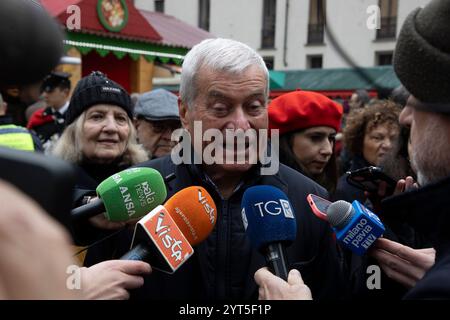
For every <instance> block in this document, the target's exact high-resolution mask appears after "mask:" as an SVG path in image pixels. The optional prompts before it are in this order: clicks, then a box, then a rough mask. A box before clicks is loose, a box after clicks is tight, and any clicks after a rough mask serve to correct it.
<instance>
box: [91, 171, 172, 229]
mask: <svg viewBox="0 0 450 320" xmlns="http://www.w3.org/2000/svg"><path fill="white" fill-rule="evenodd" d="M97 195H98V196H99V197H100V198H101V199H102V201H103V203H104V205H105V208H106V216H107V219H108V220H110V221H126V220H129V219H134V218H140V217H142V216H144V215H146V214H147V213H149V212H150V211H152V210H153V209H154V208H156V207H157V206H158V205H160V204H162V203H163V202H164V200H165V199H166V197H167V190H166V185H165V184H164V179H163V177H162V176H161V174H160V173H159V172H158V171H157V170H155V169H152V168H130V169H126V170H123V171H121V172H119V173H116V174H114V175H112V176H111V177H109V178H107V179H105V180H104V181H102V183H100V184H99V185H98V187H97Z"/></svg>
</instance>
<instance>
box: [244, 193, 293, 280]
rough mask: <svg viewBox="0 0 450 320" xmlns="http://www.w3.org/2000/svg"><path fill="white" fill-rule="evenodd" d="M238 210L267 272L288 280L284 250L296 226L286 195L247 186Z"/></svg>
mask: <svg viewBox="0 0 450 320" xmlns="http://www.w3.org/2000/svg"><path fill="white" fill-rule="evenodd" d="M241 207H242V219H243V222H244V227H246V232H247V235H248V236H249V239H250V242H251V243H252V246H253V247H255V248H256V249H257V250H259V251H260V252H261V253H262V254H263V255H264V257H265V258H266V262H267V265H268V267H269V270H270V271H272V272H273V273H274V274H275V275H276V276H278V277H280V278H281V279H283V280H287V279H288V265H287V262H286V257H285V253H284V251H285V247H286V246H288V245H290V244H291V242H292V241H294V240H295V238H296V236H297V224H296V220H295V216H294V213H293V209H292V206H291V204H290V203H289V200H288V198H287V196H286V194H284V193H283V192H282V191H281V190H280V189H277V188H275V187H272V186H265V185H261V186H254V187H250V188H248V189H247V190H246V191H245V192H244V195H243V197H242V204H241Z"/></svg>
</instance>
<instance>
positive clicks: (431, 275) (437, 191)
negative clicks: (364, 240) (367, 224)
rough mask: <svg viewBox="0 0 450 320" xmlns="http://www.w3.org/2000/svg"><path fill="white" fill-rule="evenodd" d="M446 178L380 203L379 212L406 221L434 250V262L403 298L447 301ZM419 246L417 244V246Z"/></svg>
mask: <svg viewBox="0 0 450 320" xmlns="http://www.w3.org/2000/svg"><path fill="white" fill-rule="evenodd" d="M449 192H450V177H448V178H446V179H444V180H442V181H439V182H437V183H435V184H431V185H428V186H425V187H423V188H420V189H418V190H414V191H411V192H407V193H404V194H401V195H398V196H394V197H390V198H388V199H386V200H385V201H383V203H382V205H383V212H384V215H385V216H386V217H389V218H390V219H391V222H390V224H391V225H395V221H399V224H401V223H402V222H403V221H406V222H407V223H409V225H411V226H412V227H413V228H414V229H415V231H416V232H417V233H418V234H420V235H422V236H423V237H424V238H425V239H428V241H430V242H431V244H432V246H433V247H434V248H435V249H436V263H435V265H434V266H433V267H432V268H431V269H430V270H428V272H427V273H426V274H425V276H424V277H423V278H422V279H421V280H420V281H418V282H417V284H416V286H415V287H414V288H412V289H411V290H410V291H409V292H408V293H407V294H406V295H405V296H404V299H450V276H449V274H450V232H449V229H450V214H449V208H450V198H449V196H448V195H449ZM418 245H419V247H422V245H421V243H418Z"/></svg>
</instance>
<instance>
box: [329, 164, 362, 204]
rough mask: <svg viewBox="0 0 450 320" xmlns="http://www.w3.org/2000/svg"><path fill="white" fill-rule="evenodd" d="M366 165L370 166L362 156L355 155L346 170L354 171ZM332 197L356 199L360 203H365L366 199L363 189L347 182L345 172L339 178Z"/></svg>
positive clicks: (348, 199)
mask: <svg viewBox="0 0 450 320" xmlns="http://www.w3.org/2000/svg"><path fill="white" fill-rule="evenodd" d="M368 166H370V165H369V163H368V162H367V161H366V160H365V159H364V158H363V157H362V156H355V157H353V159H352V161H351V165H350V169H348V171H354V170H358V169H361V168H364V167H368ZM332 198H333V199H334V200H345V201H348V202H352V201H353V200H358V201H359V202H361V203H365V201H366V196H365V195H364V191H363V190H361V189H358V188H356V187H354V186H352V185H351V184H349V183H348V182H347V173H345V174H343V175H342V176H341V177H340V178H339V180H338V184H337V187H336V192H335V193H334V195H333V197H332Z"/></svg>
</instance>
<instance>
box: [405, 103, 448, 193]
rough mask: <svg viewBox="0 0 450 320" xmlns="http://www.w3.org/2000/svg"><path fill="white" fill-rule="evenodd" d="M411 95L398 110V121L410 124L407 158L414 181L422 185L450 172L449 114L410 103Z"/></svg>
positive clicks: (443, 176)
mask: <svg viewBox="0 0 450 320" xmlns="http://www.w3.org/2000/svg"><path fill="white" fill-rule="evenodd" d="M418 104H420V101H418V100H417V99H416V98H414V97H413V96H412V95H411V96H410V98H409V99H408V102H407V104H406V107H405V108H404V109H403V111H402V113H401V114H400V123H401V124H404V125H408V126H410V127H411V133H410V140H411V162H412V166H413V167H414V168H415V169H416V170H417V177H418V182H419V184H420V185H426V184H429V183H433V182H436V181H437V180H440V179H442V178H445V177H446V176H448V175H450V144H449V142H448V141H449V139H450V118H449V117H448V116H445V115H441V114H438V113H433V112H425V111H421V110H419V109H417V107H414V106H416V105H418Z"/></svg>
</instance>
